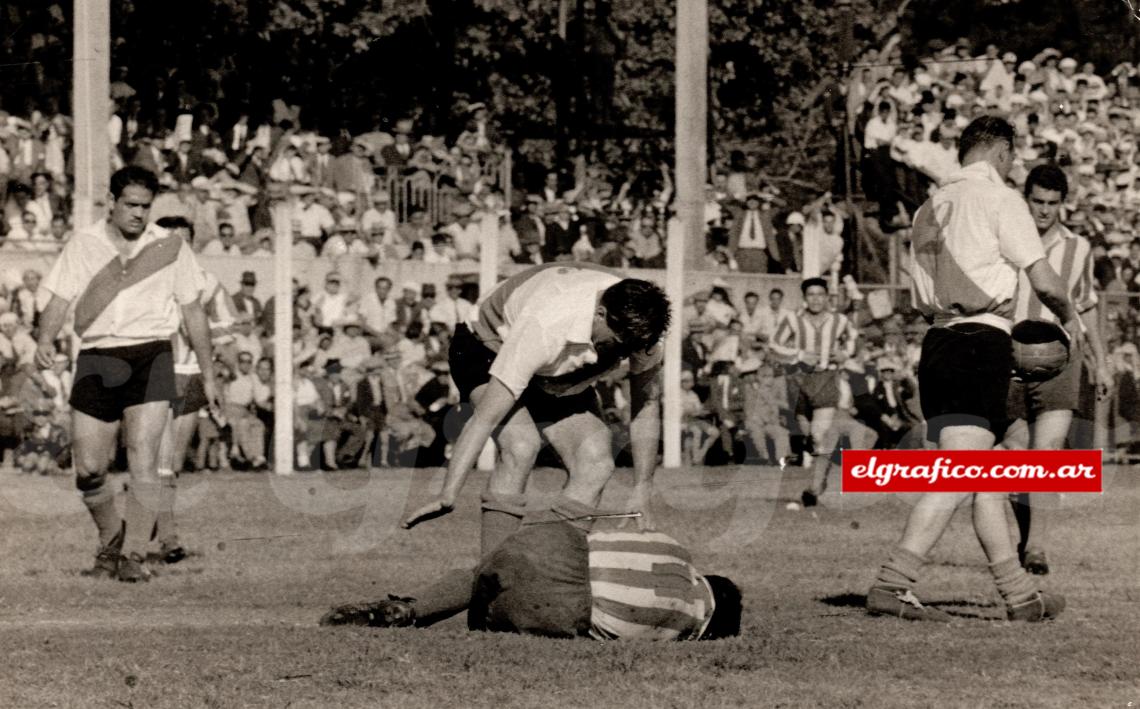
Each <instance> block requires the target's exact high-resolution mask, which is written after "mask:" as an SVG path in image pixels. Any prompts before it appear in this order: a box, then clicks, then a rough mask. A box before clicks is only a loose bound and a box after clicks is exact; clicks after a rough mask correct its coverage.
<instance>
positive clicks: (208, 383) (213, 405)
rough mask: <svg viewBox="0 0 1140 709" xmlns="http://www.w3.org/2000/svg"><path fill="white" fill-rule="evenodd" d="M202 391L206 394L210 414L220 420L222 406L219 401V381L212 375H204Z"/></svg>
mask: <svg viewBox="0 0 1140 709" xmlns="http://www.w3.org/2000/svg"><path fill="white" fill-rule="evenodd" d="M202 391H203V392H204V393H205V394H206V407H207V408H208V409H209V411H210V416H213V417H214V420H215V421H218V420H220V419H221V417H222V406H221V404H219V403H218V383H217V382H216V381H214V378H213V377H212V376H210V377H206V376H203V377H202Z"/></svg>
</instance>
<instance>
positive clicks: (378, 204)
mask: <svg viewBox="0 0 1140 709" xmlns="http://www.w3.org/2000/svg"><path fill="white" fill-rule="evenodd" d="M396 222H397V219H396V212H395V211H394V210H393V209H392V196H391V195H390V194H389V193H388V190H386V189H381V190H376V192H375V193H374V194H373V195H372V202H371V204H369V206H368V209H366V210H365V211H364V214H362V215H361V216H360V229H361V231H363V232H364V233H365V234H373V233H377V232H379V234H380V235H381V237H382V239H381V243H382V245H384V246H387V245H389V244H394V243H396V238H397V235H396Z"/></svg>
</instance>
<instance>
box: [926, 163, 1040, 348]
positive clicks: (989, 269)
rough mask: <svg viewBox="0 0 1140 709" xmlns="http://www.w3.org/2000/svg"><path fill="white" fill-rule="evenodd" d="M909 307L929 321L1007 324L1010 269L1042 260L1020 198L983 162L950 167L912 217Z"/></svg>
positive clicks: (1013, 275)
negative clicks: (911, 304) (950, 172)
mask: <svg viewBox="0 0 1140 709" xmlns="http://www.w3.org/2000/svg"><path fill="white" fill-rule="evenodd" d="M910 248H911V251H910V252H911V260H912V269H911V277H912V288H911V289H912V294H913V296H914V301H915V306H916V307H917V308H918V310H919V312H921V313H922V314H923V315H924V316H925V317H926V318H927V319H928V320H932V321H933V322H934V324H935V325H938V326H947V325H954V324H957V323H965V322H976V323H982V324H985V325H990V326H993V327H997V328H1000V329H1002V330H1005V331H1006V332H1009V331H1010V328H1011V326H1012V323H1011V319H1012V318H1013V316H1014V302H1013V301H1014V296H1015V294H1016V290H1017V281H1018V272H1019V271H1020V270H1022V269H1026V268H1029V267H1030V266H1032V265H1033V264H1034V263H1036V262H1037V261H1039V260H1041V259H1043V258H1045V250H1044V249H1043V248H1042V246H1041V239H1040V238H1038V235H1037V226H1036V224H1035V223H1034V222H1033V217H1032V215H1030V213H1029V207H1028V205H1026V203H1025V199H1024V198H1023V197H1022V196H1021V194H1020V193H1018V192H1017V191H1016V190H1014V189H1012V188H1010V187H1008V186H1007V185H1006V184H1005V181H1004V180H1003V179H1002V178H1001V175H999V174H998V172H997V170H995V169H994V168H993V166H992V165H990V164H989V163H988V162H984V161H982V162H975V163H971V164H970V165H967V166H966V167H964V168H962V169H961V170H959V171H957V172H956V173H954V174H953V175H951V176H950V177H949V178H947V180H946V182H945V184H943V186H942V187H940V188H938V191H936V192H935V193H934V194H933V195H932V196H931V197H930V199H928V200H927V201H926V202H925V203H924V204H923V205H922V206H921V207H919V209H918V211H917V212H916V213H915V215H914V230H913V231H912V233H911V247H910Z"/></svg>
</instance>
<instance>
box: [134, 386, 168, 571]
mask: <svg viewBox="0 0 1140 709" xmlns="http://www.w3.org/2000/svg"><path fill="white" fill-rule="evenodd" d="M169 412H170V402H169V401H147V402H144V403H141V404H136V405H134V406H130V407H128V408H127V409H126V411H124V412H123V428H124V432H125V433H126V436H125V441H124V442H125V444H126V448H127V466H128V468H129V470H130V476H131V478H130V479H131V483H130V492H129V494H128V496H127V515H126V517H127V522H126V538H125V541H124V544H123V553H124V555H127V556H130V555H137V556H138V557H139V558H142V557H144V556H145V554H146V545H147V543H148V542H149V540H150V533H151V530H152V529H153V528H154V524H155V518H156V516H157V513H158V510H159V508H160V506H161V505H160V501H159V500H160V497H161V489H162V488H161V483H160V481H159V478H158V474H157V470H158V454H159V449H160V448H161V445H162V439H163V430H164V429H165V427H166V422H167V418H168V415H169Z"/></svg>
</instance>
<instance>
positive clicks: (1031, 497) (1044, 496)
mask: <svg viewBox="0 0 1140 709" xmlns="http://www.w3.org/2000/svg"><path fill="white" fill-rule="evenodd" d="M1050 498H1052V499H1050ZM1055 499H1056V495H1053V494H1049V493H1042V492H1031V493H1028V494H1027V495H1026V502H1027V503H1028V509H1029V510H1031V512H1030V516H1029V521H1028V522H1027V524H1026V526H1027V527H1028V529H1026V530H1025V533H1024V536H1023V537H1022V539H1023V540H1024V542H1025V550H1026V551H1042V550H1043V549H1044V547H1043V546H1042V545H1041V537H1042V536H1044V532H1043V530H1045V529H1047V528H1048V525H1046V524H1045V522H1046V521H1047V518H1048V515H1043V514H1041V510H1042V509H1044V508H1045V507H1046V506H1047V505H1046V504H1044V503H1046V502H1053V501H1054V500H1055ZM1051 509H1052V508H1051Z"/></svg>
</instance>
